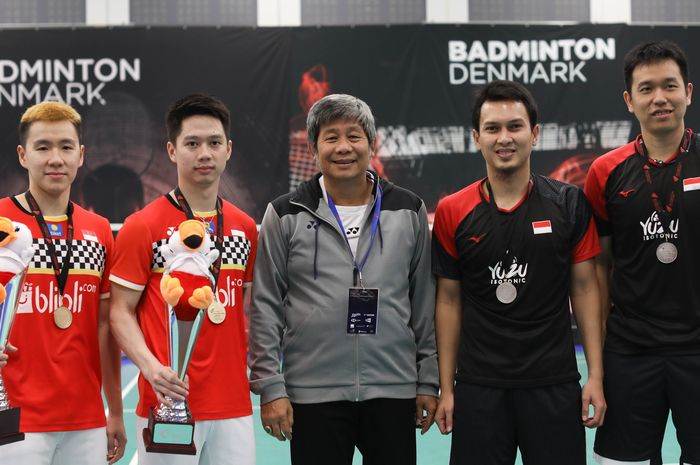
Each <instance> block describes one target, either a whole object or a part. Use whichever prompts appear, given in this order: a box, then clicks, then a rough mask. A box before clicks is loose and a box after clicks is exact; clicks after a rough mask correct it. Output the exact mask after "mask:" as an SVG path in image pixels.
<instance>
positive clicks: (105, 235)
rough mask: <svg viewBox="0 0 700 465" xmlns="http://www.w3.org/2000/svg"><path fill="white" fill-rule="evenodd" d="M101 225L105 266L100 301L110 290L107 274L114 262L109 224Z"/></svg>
mask: <svg viewBox="0 0 700 465" xmlns="http://www.w3.org/2000/svg"><path fill="white" fill-rule="evenodd" d="M103 224H104V226H103V227H102V228H101V231H100V235H101V236H102V237H101V240H102V241H103V243H104V246H105V266H104V271H103V273H102V279H101V280H100V299H108V298H109V293H110V288H111V283H110V280H109V274H110V271H111V268H112V261H113V260H114V236H113V235H112V229H111V228H110V226H109V223H108V222H107V221H106V220H105V221H104V222H103Z"/></svg>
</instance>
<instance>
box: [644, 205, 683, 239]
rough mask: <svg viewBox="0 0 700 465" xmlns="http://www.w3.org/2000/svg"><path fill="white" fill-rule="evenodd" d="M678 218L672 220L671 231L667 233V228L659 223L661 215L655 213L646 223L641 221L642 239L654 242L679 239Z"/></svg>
mask: <svg viewBox="0 0 700 465" xmlns="http://www.w3.org/2000/svg"><path fill="white" fill-rule="evenodd" d="M678 221H679V220H678V218H676V219H675V220H671V224H670V228H669V229H670V231H666V230H665V227H664V226H663V225H662V224H661V221H659V214H658V213H656V212H653V213H652V214H651V216H649V218H647V219H646V220H645V221H640V222H639V225H640V226H641V227H642V239H643V240H645V241H652V240H655V239H677V238H678Z"/></svg>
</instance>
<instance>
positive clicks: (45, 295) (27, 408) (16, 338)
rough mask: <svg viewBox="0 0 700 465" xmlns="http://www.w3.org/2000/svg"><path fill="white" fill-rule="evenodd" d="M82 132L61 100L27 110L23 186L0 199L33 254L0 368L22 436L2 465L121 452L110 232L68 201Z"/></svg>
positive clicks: (0, 450) (0, 210) (100, 458)
mask: <svg viewBox="0 0 700 465" xmlns="http://www.w3.org/2000/svg"><path fill="white" fill-rule="evenodd" d="M80 127H81V118H80V115H79V114H78V113H77V112H76V111H75V110H74V109H73V108H71V107H70V106H69V105H66V104H64V103H59V102H43V103H39V104H37V105H34V106H32V107H30V108H29V109H27V111H26V112H25V113H24V114H23V115H22V119H21V121H20V125H19V136H20V145H19V146H18V147H17V153H18V155H19V162H20V164H21V165H22V166H23V167H24V168H25V169H26V170H27V172H28V174H29V190H28V191H27V192H25V193H23V194H19V195H16V196H14V197H7V198H4V199H2V200H0V216H4V217H7V218H10V219H11V220H13V221H15V222H20V223H24V224H25V225H27V226H28V227H29V229H30V230H31V232H32V236H33V241H32V242H33V247H34V249H35V253H34V257H33V259H32V262H31V263H30V265H29V271H28V274H27V278H26V282H25V285H24V289H23V290H22V295H21V297H20V303H19V306H18V309H17V315H16V319H15V324H14V326H13V328H12V333H11V335H10V340H11V341H12V344H13V345H15V346H16V347H17V348H18V350H17V351H16V352H14V353H11V354H10V356H9V360H8V362H7V366H6V367H4V368H3V370H2V376H3V380H4V382H5V385H6V388H7V391H8V395H9V397H10V403H11V404H12V405H14V406H16V407H20V408H21V424H20V429H21V430H22V431H24V432H25V433H26V439H25V440H24V441H20V442H15V443H12V444H7V445H4V446H2V447H0V463H3V464H5V463H7V464H14V463H31V464H51V465H60V464H65V465H69V464H70V465H73V464H85V465H92V464H95V463H104V462H105V452H106V454H107V458H106V460H107V461H108V462H109V463H114V462H116V461H117V460H119V458H121V456H122V455H123V454H124V445H125V443H126V434H125V432H124V421H123V416H122V415H123V414H122V399H121V390H120V384H121V381H120V368H121V367H120V357H119V349H118V348H117V345H116V342H115V341H114V339H113V337H112V336H111V334H110V332H109V314H108V310H109V305H108V302H109V300H108V299H109V296H110V285H109V281H108V279H107V275H108V274H109V267H110V263H111V254H112V245H113V239H112V232H111V230H110V227H109V222H108V221H107V220H106V219H105V218H102V217H100V216H98V215H95V214H94V213H91V212H88V211H87V210H85V209H83V208H81V207H80V206H79V205H76V204H74V203H73V202H71V201H70V189H71V185H72V183H73V180H74V179H75V176H76V173H77V171H78V168H79V167H80V166H81V165H82V164H83V155H84V151H85V148H84V147H83V146H82V145H80V137H81V134H80ZM102 387H103V388H104V394H105V398H106V400H107V405H108V407H109V415H108V417H107V419H106V421H105V413H104V410H103V409H104V407H103V402H102V396H101V393H100V390H101V388H102ZM105 431H106V434H105Z"/></svg>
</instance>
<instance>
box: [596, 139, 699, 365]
mask: <svg viewBox="0 0 700 465" xmlns="http://www.w3.org/2000/svg"><path fill="white" fill-rule="evenodd" d="M697 139H698V137H697V135H693V134H692V131H690V130H688V131H686V133H685V135H684V138H683V141H681V145H680V147H679V150H678V152H677V153H676V154H675V155H674V156H673V157H672V158H671V159H669V160H667V161H666V162H664V163H655V162H653V161H652V160H649V159H648V158H647V157H646V155H645V152H644V149H643V141H642V139H641V137H638V138H637V140H635V141H633V142H630V143H629V144H627V145H625V146H623V147H620V148H618V149H616V150H613V151H612V152H609V153H607V154H605V155H603V156H601V157H599V158H598V159H596V160H595V162H594V163H593V165H592V166H591V168H590V170H589V172H588V177H587V179H586V185H585V192H586V195H587V196H588V199H589V200H590V202H591V205H592V207H593V209H594V211H595V215H596V222H597V224H598V231H599V233H600V235H601V236H603V235H605V236H610V237H611V243H612V254H613V272H612V281H611V289H610V294H611V299H612V302H613V308H612V309H611V312H610V316H609V318H608V325H607V337H606V342H605V347H606V349H607V350H611V351H614V352H619V353H640V352H656V353H669V354H683V353H700V285H699V284H700V281H699V280H698V276H700V274H699V273H698V271H697V270H696V268H695V267H696V266H697V265H698V264H699V263H700V241H699V240H700V150H699V149H698V140H697ZM646 172H648V174H649V179H647V174H646ZM654 193H655V194H656V196H657V198H658V202H659V206H660V208H662V209H666V210H669V209H670V210H671V211H670V214H663V212H662V215H659V213H658V212H657V209H656V207H655V206H654V203H653V199H652V195H653V194H654ZM672 193H673V194H672ZM672 195H673V197H674V199H673V202H672V204H671V196H672ZM667 207H669V208H667ZM664 242H670V243H672V244H673V245H674V246H675V247H676V248H677V258H676V259H675V261H673V262H671V263H662V262H661V261H659V259H658V258H657V248H658V247H659V245H661V244H662V243H664Z"/></svg>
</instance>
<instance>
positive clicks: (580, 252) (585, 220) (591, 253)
mask: <svg viewBox="0 0 700 465" xmlns="http://www.w3.org/2000/svg"><path fill="white" fill-rule="evenodd" d="M575 192H576V193H575V203H574V208H573V213H574V218H573V222H574V228H573V241H572V244H573V247H572V249H571V262H572V263H578V262H583V261H585V260H588V259H590V258H593V257H595V256H596V255H598V254H600V251H601V249H600V241H599V239H598V231H597V230H596V227H595V222H594V219H593V210H592V208H591V205H590V204H589V203H588V200H587V199H586V197H585V195H584V193H583V192H582V191H581V190H580V189H579V188H575Z"/></svg>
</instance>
